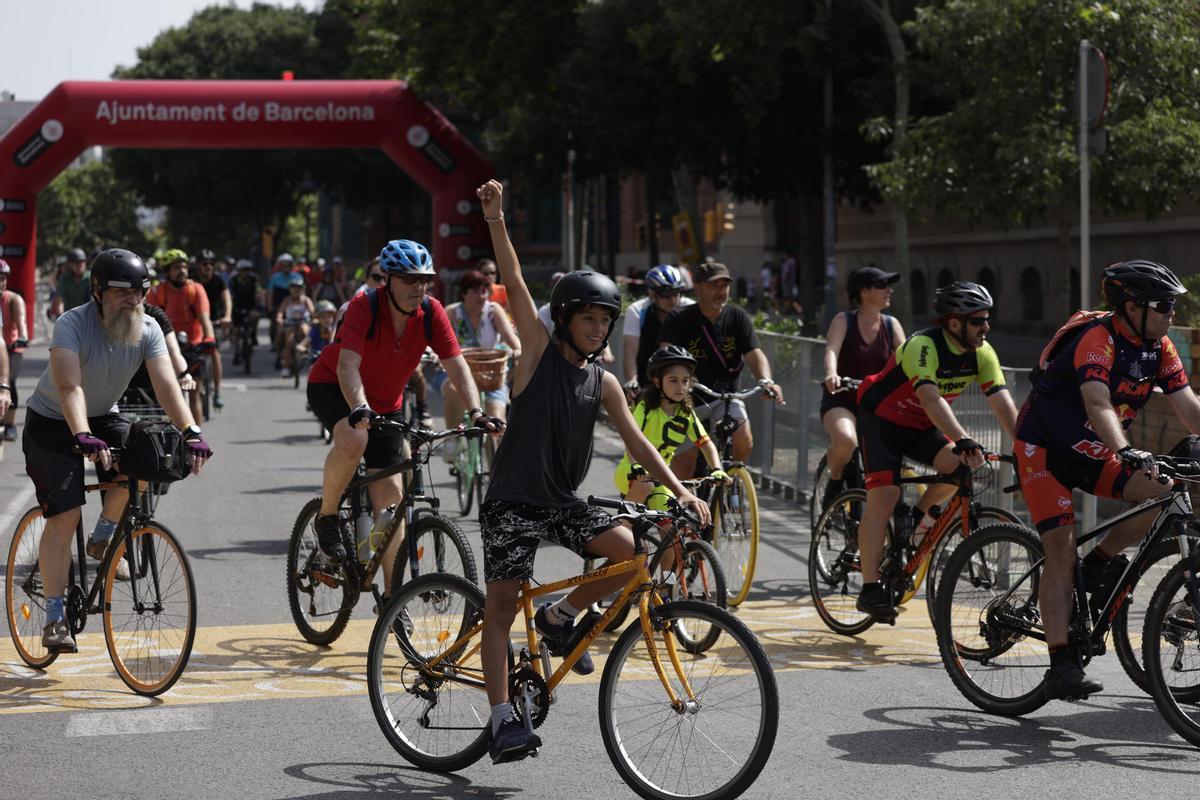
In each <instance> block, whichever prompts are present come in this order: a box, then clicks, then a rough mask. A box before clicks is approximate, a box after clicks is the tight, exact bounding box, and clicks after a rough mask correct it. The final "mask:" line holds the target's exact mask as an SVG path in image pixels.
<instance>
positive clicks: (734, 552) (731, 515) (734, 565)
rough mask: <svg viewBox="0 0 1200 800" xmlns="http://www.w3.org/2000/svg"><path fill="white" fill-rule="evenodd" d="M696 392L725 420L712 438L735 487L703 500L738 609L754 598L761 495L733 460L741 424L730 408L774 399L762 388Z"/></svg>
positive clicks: (715, 490) (697, 387)
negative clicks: (749, 401)
mask: <svg viewBox="0 0 1200 800" xmlns="http://www.w3.org/2000/svg"><path fill="white" fill-rule="evenodd" d="M692 389H693V391H697V392H699V393H700V394H701V395H702V396H707V397H710V398H711V399H712V400H720V401H721V403H722V413H721V417H720V418H719V419H718V420H717V423H716V425H714V426H713V427H712V429H711V430H710V431H709V435H710V436H711V437H712V439H713V442H714V443H715V444H716V446H717V452H718V453H720V454H721V468H722V469H724V470H725V473H726V474H727V475H729V478H730V480H731V483H729V484H728V485H716V486H712V487H711V488H710V490H709V491H707V492H706V496H702V498H701V499H703V500H705V501H706V502H707V503H708V506H709V509H710V510H711V511H712V519H713V525H712V530H713V536H712V539H711V543H712V545H713V547H714V548H715V549H716V551H717V555H718V556H720V559H721V566H722V568H723V569H724V570H725V580H726V582H727V585H728V589H729V605H731V606H738V605H740V604H741V603H742V601H743V600H745V599H746V595H748V594H750V586H751V584H752V583H753V582H754V565H755V562H756V561H757V559H758V492H757V491H755V489H754V476H753V475H751V474H750V470H748V469H746V465H745V464H743V463H742V462H740V461H734V460H733V433H734V431H736V430H737V429H738V421H737V420H736V419H734V417H733V414H732V413H730V408H731V407H732V405H733V401H734V400H744V399H746V398H749V397H753V396H755V395H762V396H765V397H772V396H773V395H771V394H769V393H768V392H766V391H765V390H764V389H762V388H761V387H758V386H754V387H751V388H749V389H743V390H742V391H740V392H716V391H713V390H712V389H709V388H708V387H707V386H705V385H704V384H701V383H693V384H692Z"/></svg>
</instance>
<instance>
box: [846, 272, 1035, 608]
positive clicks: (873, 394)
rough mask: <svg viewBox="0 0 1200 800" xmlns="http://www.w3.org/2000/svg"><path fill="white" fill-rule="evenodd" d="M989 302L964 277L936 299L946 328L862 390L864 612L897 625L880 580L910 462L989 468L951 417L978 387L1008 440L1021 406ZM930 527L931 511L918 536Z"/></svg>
mask: <svg viewBox="0 0 1200 800" xmlns="http://www.w3.org/2000/svg"><path fill="white" fill-rule="evenodd" d="M991 309H992V296H991V294H990V293H989V292H988V290H987V289H985V288H984V287H983V286H980V285H979V284H977V283H967V282H963V281H958V282H955V283H952V284H950V285H949V286H943V287H941V288H940V289H938V290H937V291H936V292H935V293H934V299H933V310H934V312H935V313H936V314H937V315H938V317H939V319H938V322H939V324H938V325H937V326H936V327H933V328H926V329H925V330H922V331H918V332H917V333H915V334H913V336H912V338H911V339H908V340H907V341H905V342H904V343H903V344H901V345H900V346H899V347H897V348H896V351H895V352H894V353H892V355H891V357H890V358H889V359H888V362H887V365H886V366H885V367H884V368H883V370H882V371H880V372H877V373H875V374H874V375H869V376H867V377H866V378H865V379H864V380H863V383H862V385H861V386H860V387H859V389H858V438H859V443H860V447H861V448H862V453H863V461H864V464H865V466H866V472H867V507H866V509H865V510H864V511H863V518H862V523H861V524H860V526H859V535H858V545H859V551H860V553H861V556H862V574H863V578H862V579H863V588H862V591H861V592H860V593H859V596H858V603H857V605H858V610H859V611H862V612H863V613H866V614H870V615H871V616H873V617H875V618H876V619H879V620H882V621H884V622H888V623H894V622H895V620H896V608H895V606H894V605H893V600H894V598H893V597H890V596H889V594H888V592H887V591H886V590H885V589H884V588H883V586H882V585H881V584H880V582H879V567H880V561H881V560H882V558H883V549H884V532H885V529H886V527H887V523H888V520H889V519H890V518H891V516H892V512H893V511H894V510H895V507H896V502H897V501H898V500H899V499H900V487H899V485H898V480H899V478H900V466H901V462H902V461H903V460H904V458H905V456H907V457H909V458H911V459H913V460H914V461H919V462H921V463H922V464H927V465H929V466H931V467H933V468H934V469H936V470H937V471H938V472H941V473H943V474H949V473H951V472H953V471H954V470H955V469H957V468H958V466H959V464H966V465H967V466H968V467H970V468H971V469H978V468H979V467H981V466H983V464H984V458H983V451H982V449H981V448H980V446H979V444H978V443H977V442H975V441H974V440H973V439H971V437H970V436H968V435H967V432H966V430H965V429H964V428H963V426H962V425H961V424H960V423H959V421H958V419H957V418H956V417H955V416H954V411H953V410H952V409H951V408H950V405H951V403H953V402H954V400H955V399H956V398H957V397H958V396H959V395H961V394H962V393H963V392H964V391H965V390H966V388H967V387H968V386H969V385H970V384H971V383H978V384H979V388H980V389H982V390H983V393H984V395H986V396H987V400H988V405H989V406H991V409H992V413H993V414H995V415H996V418H997V419H998V420H999V421H1000V425H1001V427H1003V428H1004V430H1005V432H1007V433H1008V435H1009V436H1012V435H1013V432H1014V429H1015V427H1016V419H1017V409H1016V406H1015V405H1014V404H1013V401H1012V397H1010V396H1009V393H1008V390H1007V387H1005V385H1004V373H1003V372H1001V370H1000V359H999V358H998V357H997V355H996V351H995V350H994V349H992V345H991V344H990V343H989V342H988V341H987V340H986V339H987V332H988V330H989V324H990V320H991ZM953 492H954V487H953V486H947V485H933V486H930V487H929V489H927V490H926V493H925V496H924V497H923V498H922V501H921V502H920V504H919V505H920V506H921V507H922V508H931V507H932V503H938V502H941V501H943V500H946V499H948V498H949V497H950V495H951V494H953ZM932 524H933V515H932V514H931V513H929V512H926V514H925V516H924V517H923V518H922V519H921V521H920V522H919V523H917V527H916V531H915V533H914V538H916V536H917V535H918V534H922V535H923V534H924V532H925V531H926V530H928V528H929V527H930V526H931V525H932Z"/></svg>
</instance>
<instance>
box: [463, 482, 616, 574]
mask: <svg viewBox="0 0 1200 800" xmlns="http://www.w3.org/2000/svg"><path fill="white" fill-rule="evenodd" d="M616 525H617V523H615V522H613V518H612V517H610V516H609V515H608V514H607V513H606V512H604V511H602V510H601V509H599V508H594V507H592V506H589V505H588V504H587V503H583V502H580V503H577V504H575V505H571V506H566V507H564V508H543V507H541V506H535V505H530V504H529V503H511V502H508V501H507V500H489V501H488V502H486V503H484V504H483V506H482V507H481V508H480V509H479V528H480V530H481V531H482V532H483V579H484V580H485V581H487V582H488V583H491V582H492V581H503V580H513V579H515V580H525V579H526V578H530V577H532V576H533V557H534V556H535V555H536V554H537V546H538V542H540V541H547V542H552V543H553V544H557V545H561V546H563V547H565V548H567V549H568V550H570V551H572V552H573V553H576V554H577V555H579V556H582V557H584V558H586V557H588V555H590V554H589V553H587V552H586V549H587V546H588V543H589V542H590V541H592V539H594V538H596V536H597V535H598V534H601V533H603V532H604V531H606V530H609V529H610V528H614V527H616Z"/></svg>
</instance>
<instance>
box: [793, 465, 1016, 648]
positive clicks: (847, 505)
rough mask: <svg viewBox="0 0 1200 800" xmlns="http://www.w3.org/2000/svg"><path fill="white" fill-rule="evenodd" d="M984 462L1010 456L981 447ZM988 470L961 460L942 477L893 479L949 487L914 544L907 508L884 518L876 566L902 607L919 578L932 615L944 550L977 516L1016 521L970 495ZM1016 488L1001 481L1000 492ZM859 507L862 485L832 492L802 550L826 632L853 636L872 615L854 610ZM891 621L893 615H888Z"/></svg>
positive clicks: (858, 586) (862, 506)
mask: <svg viewBox="0 0 1200 800" xmlns="http://www.w3.org/2000/svg"><path fill="white" fill-rule="evenodd" d="M984 458H985V459H986V460H987V461H988V462H991V463H995V462H998V461H1000V462H1007V463H1010V464H1011V463H1013V462H1014V459H1013V457H1012V456H1004V455H997V454H995V453H985V454H984ZM993 476H994V473H993V472H992V470H991V468H990V467H988V466H985V467H984V468H983V470H981V471H980V474H979V475H978V476H977V475H974V474H973V473H972V471H971V470H970V468H968V467H966V466H965V465H959V467H958V468H957V469H956V470H955V471H954V472H953V473H951V474H950V475H918V476H915V477H910V478H909V477H903V476H902V477H901V478H900V480H899V483H900V485H901V486H902V487H903V486H906V485H908V484H916V483H921V484H947V485H950V486H954V487H955V493H954V496H953V497H951V498H950V500H949V501H948V502H947V503H946V506H945V508H944V509H942V510H941V512H940V515H939V516H938V518H937V520H936V521H935V522H934V524H933V527H931V528H930V529H929V530H928V531H927V532H926V533H925V536H924V537H923V538H922V539H921V541H920V542H914V541H913V539H912V535H913V530H912V524H913V523H912V507H911V506H909V505H908V504H907V503H905V502H903V501H901V502H898V503H896V509H895V511H894V512H893V514H892V519H891V521H890V522H889V523H888V525H887V528H886V530H885V533H886V537H887V538H886V540H885V545H884V555H883V564H882V565H881V566H880V571H879V580H880V582H881V583H882V584H883V585H884V588H885V590H886V591H887V592H888V594H889V596H890V597H891V598H892V600H893V603H894V604H895V605H897V606H902V605H904V604H905V603H907V602H908V601H909V600H911V599H912V597H913V595H915V594H916V593H917V589H918V588H919V587H920V586H921V584H922V583H924V584H925V603H926V606H927V607H928V610H929V617H930V619H931V620H932V619H933V618H934V612H935V608H936V605H935V603H936V600H937V589H938V581H939V580H940V579H941V576H942V572H943V571H944V569H945V567H946V560H947V557H948V554H949V553H951V552H953V550H954V549H955V547H957V546H958V543H959V542H961V541H963V539H964V538H965V537H966V536H967V535H968V534H969V533H973V532H974V531H975V530H976V529H978V528H979V526H980V525H981V524H983V523H984V522H985V521H1000V522H1013V523H1016V522H1018V519H1017V517H1016V515H1014V514H1012V513H1011V512H1009V511H1006V510H1005V509H1002V508H994V507H991V506H983V505H980V504H979V503H978V502H976V501H975V499H974V494H975V493H976V492H977V491H979V490H981V489H982V488H985V487H986V484H987V483H989V482H990V480H991V479H993ZM1016 488H1020V487H1019V485H1017V486H1013V487H1009V489H1008V490H1006V491H1011V490H1013V489H1016ZM866 507H867V492H866V490H865V489H847V490H846V491H844V492H842V493H841V494H839V495H837V496H835V497H834V498H833V499H832V500H831V501H830V503H829V505H828V506H827V507H826V508H825V511H824V512H823V513H822V514H821V517H820V519H819V520H818V522H817V527H816V528H815V529H814V530H813V536H812V543H811V545H810V546H809V551H808V587H809V592H810V593H811V595H812V599H813V605H814V606H815V607H816V609H817V614H819V615H820V617H821V621H822V622H824V623H825V624H826V625H827V626H828V627H829V629H830V630H831V631H833V632H834V633H839V634H842V635H843V636H855V635H857V634H859V633H862V632H863V631H865V630H866V629H867V628H870V627H871V626H872V625H874V624H875V623H876V622H878V621H879V620H878V619H877V618H876V617H873V616H871V615H870V614H867V613H864V612H862V611H859V610H858V608H857V601H858V594H859V592H860V591H861V590H862V560H861V558H860V556H859V552H858V537H859V525H860V524H861V522H862V518H863V513H864V512H865V510H866ZM888 622H889V624H892V625H894V624H895V619H894V618H893V619H891V620H890V621H888Z"/></svg>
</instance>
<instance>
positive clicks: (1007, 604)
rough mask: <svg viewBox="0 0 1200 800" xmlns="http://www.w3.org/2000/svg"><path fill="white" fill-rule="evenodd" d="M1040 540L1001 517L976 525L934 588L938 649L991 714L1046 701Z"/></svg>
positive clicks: (1013, 712) (966, 691)
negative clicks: (936, 594)
mask: <svg viewBox="0 0 1200 800" xmlns="http://www.w3.org/2000/svg"><path fill="white" fill-rule="evenodd" d="M1041 558H1042V544H1041V542H1040V541H1039V540H1038V538H1037V535H1036V534H1034V532H1033V531H1031V530H1029V529H1028V528H1025V527H1023V526H1021V525H1013V524H1011V523H1007V522H999V523H993V524H991V525H986V526H984V527H981V528H980V529H979V530H977V531H975V532H974V533H972V534H971V535H970V536H968V537H967V539H966V541H964V542H963V543H962V544H961V545H960V546H959V547H958V548H957V549H955V551H954V553H953V554H952V555H951V556H950V560H949V561H948V562H947V563H946V571H945V573H944V574H943V575H942V585H941V588H940V589H938V607H937V615H936V616H935V618H934V629H935V630H936V631H937V639H938V650H939V652H940V653H941V656H942V664H943V665H944V666H945V667H946V672H948V673H949V674H950V679H951V680H952V681H954V685H955V686H956V687H958V690H959V691H960V692H962V695H963V697H965V698H967V699H968V700H970V701H971V703H972V704H974V705H975V706H977V707H978V708H981V709H983V710H984V711H987V712H988V713H991V714H1002V715H1004V716H1020V715H1022V714H1028V713H1029V712H1031V711H1034V710H1036V709H1038V708H1041V707H1042V706H1043V705H1045V703H1046V696H1045V694H1044V692H1043V690H1042V683H1043V681H1044V678H1045V671H1046V667H1047V665H1048V664H1049V656H1048V654H1047V651H1046V644H1045V642H1044V641H1042V640H1040V639H1038V638H1035V634H1041V632H1042V627H1041V616H1040V613H1039V610H1038V605H1037V595H1038V584H1039V582H1040V579H1041V566H1040V563H1039V562H1040V561H1041Z"/></svg>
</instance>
